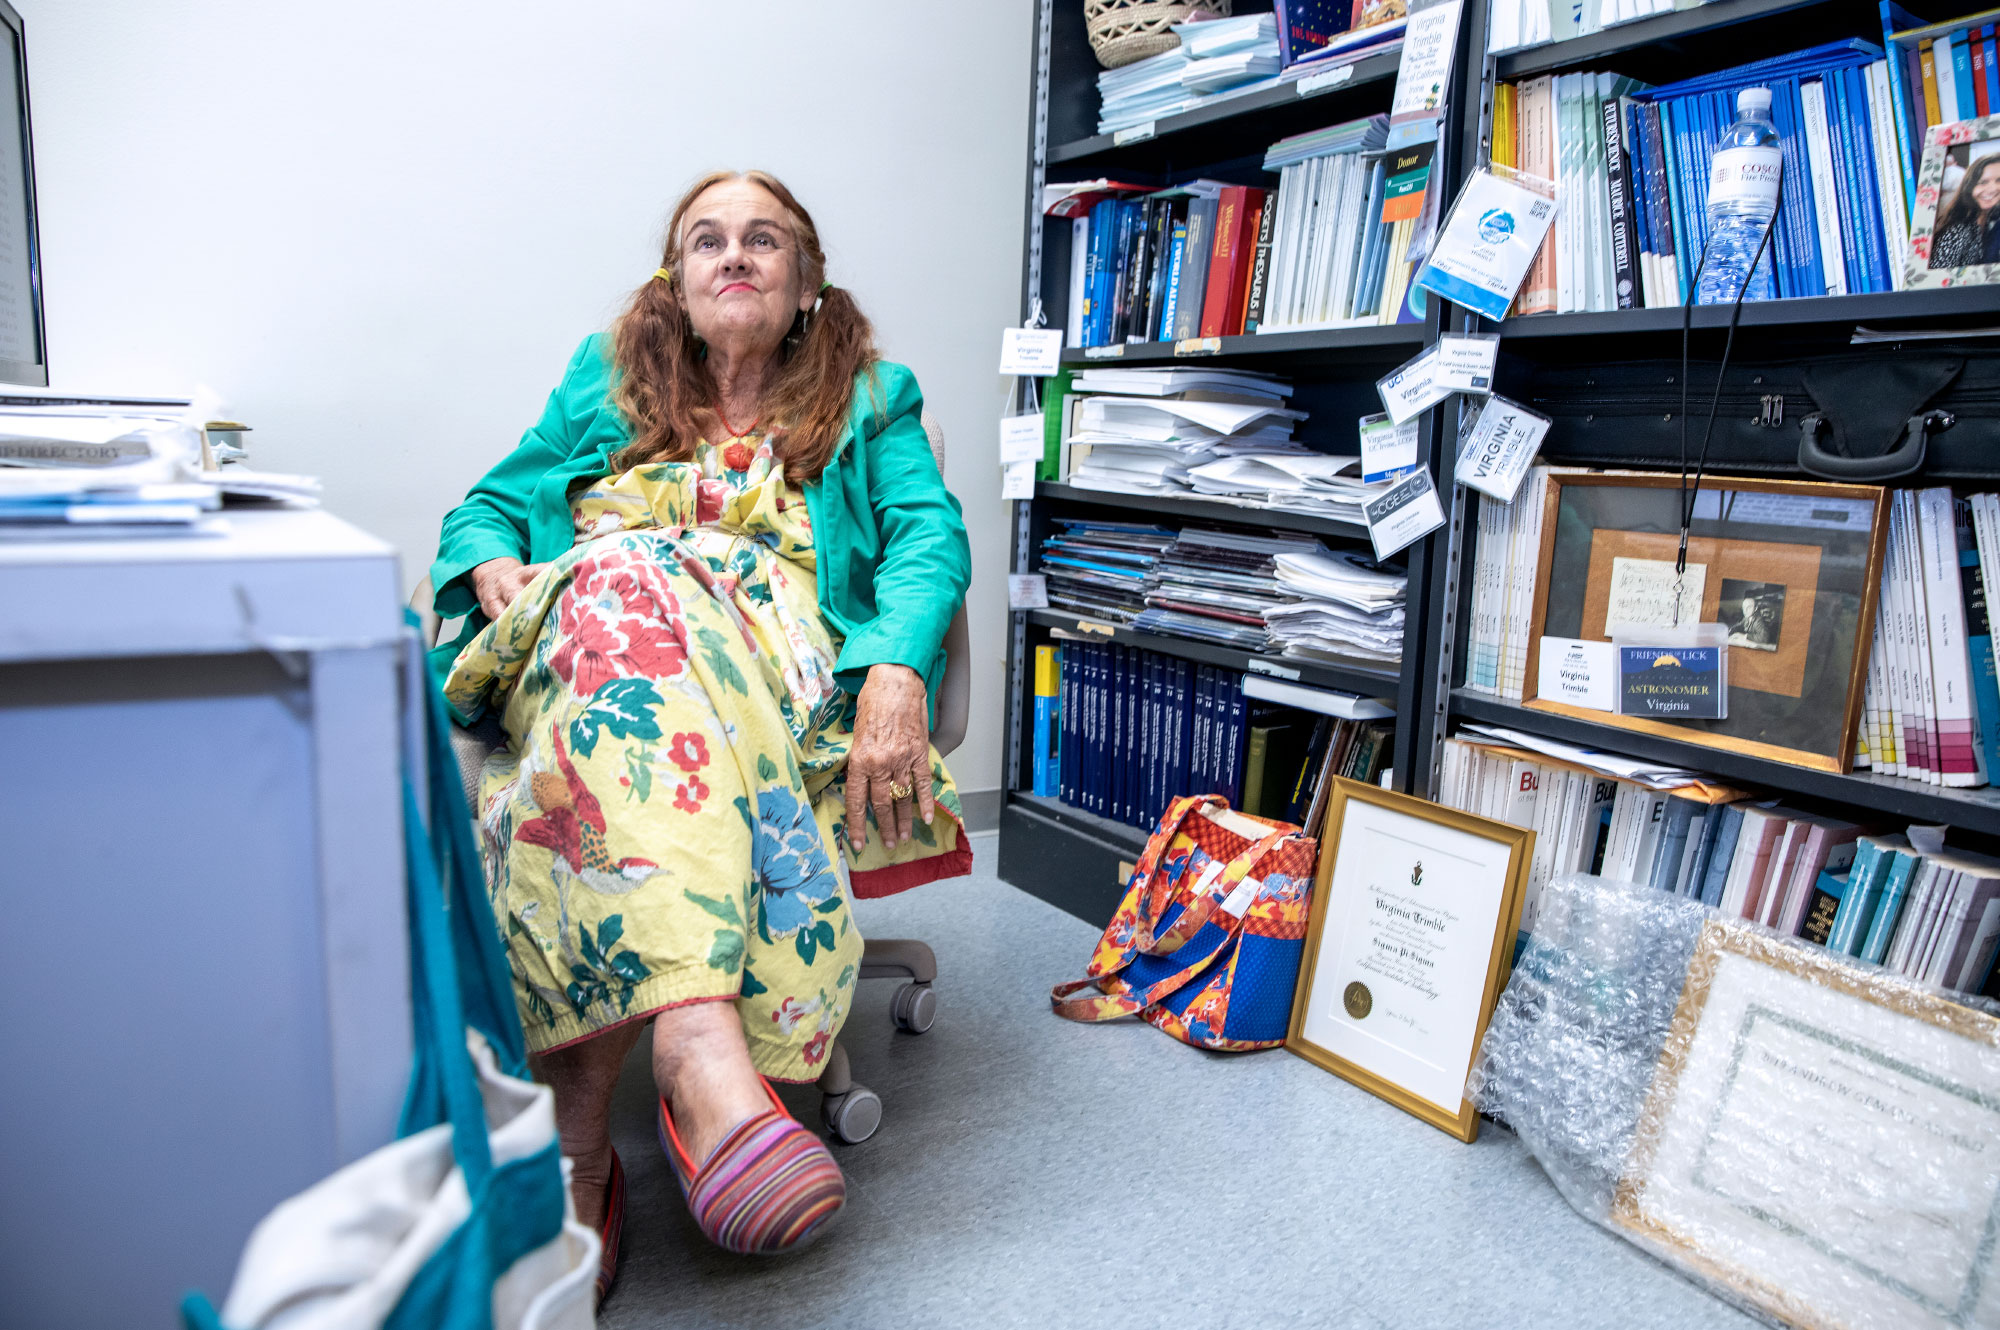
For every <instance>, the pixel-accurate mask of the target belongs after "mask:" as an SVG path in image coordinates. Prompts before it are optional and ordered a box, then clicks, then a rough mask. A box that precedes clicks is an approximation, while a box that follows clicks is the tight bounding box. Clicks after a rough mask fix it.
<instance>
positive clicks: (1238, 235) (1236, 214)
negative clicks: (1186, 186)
mask: <svg viewBox="0 0 2000 1330" xmlns="http://www.w3.org/2000/svg"><path fill="white" fill-rule="evenodd" d="M1216 208H1217V211H1216V215H1215V234H1214V238H1213V241H1212V243H1211V245H1210V248H1209V260H1208V283H1207V286H1206V288H1205V291H1204V294H1203V296H1202V309H1201V323H1200V326H1199V328H1198V329H1197V332H1198V335H1200V336H1202V337H1220V336H1222V335H1223V330H1224V324H1225V321H1226V319H1227V318H1228V312H1229V306H1230V303H1231V301H1232V300H1234V299H1235V298H1236V297H1237V295H1238V293H1239V292H1240V291H1241V289H1242V288H1241V286H1240V285H1239V284H1238V282H1239V278H1238V276H1237V273H1238V271H1239V265H1238V263H1237V255H1238V254H1239V253H1240V252H1244V251H1245V243H1244V239H1243V231H1244V224H1245V222H1246V221H1247V220H1248V218H1249V215H1250V190H1249V189H1248V188H1247V187H1245V186H1242V185H1229V186H1226V187H1224V189H1223V191H1222V197H1221V199H1220V200H1218V202H1217V204H1216Z"/></svg>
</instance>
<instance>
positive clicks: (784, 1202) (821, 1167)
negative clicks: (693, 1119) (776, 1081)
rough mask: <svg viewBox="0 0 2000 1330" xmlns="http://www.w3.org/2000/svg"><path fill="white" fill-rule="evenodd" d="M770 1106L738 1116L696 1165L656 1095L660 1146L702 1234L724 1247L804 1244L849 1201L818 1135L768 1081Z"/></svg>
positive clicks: (779, 1248)
mask: <svg viewBox="0 0 2000 1330" xmlns="http://www.w3.org/2000/svg"><path fill="white" fill-rule="evenodd" d="M764 1093H765V1094H767V1095H769V1096H770V1099H771V1109H772V1111H770V1112H768V1113H759V1114H758V1115H757V1116H755V1117H753V1118H749V1119H747V1120H745V1121H743V1122H741V1123H738V1124H737V1126H736V1127H735V1129H734V1130H732V1131H731V1132H730V1133H729V1134H728V1135H727V1136H725V1137H723V1139H722V1144H720V1145H718V1146H716V1147H715V1153H714V1154H712V1155H710V1156H709V1157H708V1161H707V1162H706V1163H704V1164H703V1165H702V1166H701V1167H700V1168H699V1169H696V1168H695V1166H694V1161H693V1160H691V1159H689V1158H688V1152H687V1148H686V1147H685V1146H683V1145H682V1144H681V1138H680V1134H679V1133H678V1132H676V1131H675V1130H674V1118H673V1114H671V1113H669V1112H668V1111H667V1101H666V1100H665V1099H662V1100H660V1121H659V1129H660V1148H661V1149H662V1150H664V1151H666V1154H667V1161H668V1162H669V1163H670V1164H672V1165H673V1169H674V1177H676V1178H677V1179H679V1180H680V1184H681V1195H683V1196H685V1197H686V1198H687V1204H688V1210H689V1211H690V1212H691V1213H692V1214H693V1215H694V1222H695V1223H696V1224H697V1225H699V1226H700V1228H701V1231H702V1234H703V1235H704V1236H706V1237H707V1238H708V1240H709V1241H710V1242H713V1243H714V1244H715V1245H716V1246H718V1247H721V1248H722V1249H723V1250H725V1251H733V1252H736V1253H737V1254H739V1255H744V1256H753V1255H754V1256H771V1255H776V1254H777V1253H779V1252H786V1251H791V1250H793V1249H795V1248H798V1247H803V1246H805V1244H806V1243H808V1242H810V1241H812V1240H813V1239H814V1238H815V1237H818V1236H819V1233H820V1230H821V1229H822V1228H824V1227H825V1226H826V1222H827V1221H828V1220H829V1219H832V1218H833V1216H834V1215H835V1214H837V1213H839V1211H840V1207H841V1206H843V1205H845V1204H846V1203H847V1180H846V1179H845V1178H843V1177H842V1176H841V1174H840V1165H838V1164H836V1163H834V1162H833V1155H832V1154H831V1153H829V1152H828V1150H827V1148H826V1146H825V1145H824V1144H822V1143H821V1142H820V1139H819V1137H817V1136H815V1135H813V1133H811V1132H809V1131H807V1130H806V1129H805V1128H804V1127H802V1126H800V1125H799V1124H798V1122H797V1120H796V1119H794V1118H793V1117H792V1116H791V1114H789V1113H787V1112H785V1106H784V1105H783V1104H781V1103H779V1102H778V1096H777V1093H776V1092H775V1091H773V1090H772V1089H771V1086H770V1083H769V1082H768V1081H767V1082H765V1085H764Z"/></svg>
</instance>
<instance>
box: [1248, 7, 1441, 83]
mask: <svg viewBox="0 0 2000 1330" xmlns="http://www.w3.org/2000/svg"><path fill="white" fill-rule="evenodd" d="M1405 9H1406V7H1405V5H1404V3H1403V0H1278V3H1277V10H1278V37H1279V41H1280V45H1281V50H1282V54H1283V56H1284V61H1285V69H1284V72H1283V73H1282V74H1281V75H1280V76H1279V77H1281V78H1286V79H1302V78H1311V77H1312V76H1313V75H1315V74H1320V73H1324V72H1325V71H1327V70H1329V69H1339V68H1340V67H1341V66H1343V65H1351V64H1353V63H1354V62H1355V61H1357V60H1362V59H1365V58H1367V57H1368V56H1371V55H1382V54H1385V53H1387V52H1390V51H1395V50H1398V49H1400V48H1401V46H1402V45H1403V30H1404V29H1405V28H1407V27H1408V26H1409V23H1410V20H1409V15H1408V14H1407V13H1406V12H1405Z"/></svg>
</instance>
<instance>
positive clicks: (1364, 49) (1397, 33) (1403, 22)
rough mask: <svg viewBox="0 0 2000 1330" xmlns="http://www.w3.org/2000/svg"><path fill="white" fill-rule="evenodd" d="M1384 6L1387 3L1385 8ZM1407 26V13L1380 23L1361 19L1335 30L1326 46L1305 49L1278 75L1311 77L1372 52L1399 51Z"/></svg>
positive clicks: (1353, 61) (1367, 55)
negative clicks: (1305, 50) (1347, 26)
mask: <svg viewBox="0 0 2000 1330" xmlns="http://www.w3.org/2000/svg"><path fill="white" fill-rule="evenodd" d="M1384 8H1385V9H1386V6H1385V7H1384ZM1409 26H1410V20H1409V17H1408V16H1407V15H1404V14H1401V13H1398V14H1397V15H1396V16H1395V17H1393V18H1385V19H1383V20H1382V21H1380V22H1375V23H1368V22H1365V21H1364V22H1363V23H1362V24H1361V25H1360V26H1358V27H1353V28H1349V29H1348V30H1347V31H1346V32H1337V33H1335V34H1334V35H1333V36H1332V37H1331V38H1330V39H1328V41H1327V43H1326V45H1324V46H1322V47H1319V48H1318V49H1316V50H1312V51H1308V52H1306V53H1305V54H1304V55H1301V56H1299V57H1298V59H1296V60H1294V61H1293V62H1292V63H1291V64H1289V65H1287V66H1286V67H1285V72H1284V73H1283V74H1282V75H1281V76H1280V77H1282V78H1286V79H1302V78H1311V77H1312V76H1313V75H1314V74H1318V73H1323V72H1324V71H1326V70H1329V69H1338V68H1340V67H1341V66H1342V65H1351V64H1353V63H1355V62H1356V61H1358V60H1365V59H1367V58H1368V57H1369V56H1371V55H1386V54H1388V53H1389V52H1391V51H1398V50H1401V49H1402V46H1403V30H1404V29H1405V28H1407V27H1409Z"/></svg>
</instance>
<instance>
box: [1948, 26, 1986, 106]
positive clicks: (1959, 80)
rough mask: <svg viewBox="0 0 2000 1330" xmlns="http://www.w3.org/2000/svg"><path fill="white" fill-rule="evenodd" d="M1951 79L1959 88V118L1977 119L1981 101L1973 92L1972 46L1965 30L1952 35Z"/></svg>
mask: <svg viewBox="0 0 2000 1330" xmlns="http://www.w3.org/2000/svg"><path fill="white" fill-rule="evenodd" d="M1951 77H1952V82H1953V83H1954V84H1955V85H1956V86H1957V88H1958V118H1959V119H1961V120H1972V119H1976V118H1977V117H1978V115H1979V100H1978V95H1977V94H1976V93H1974V92H1973V90H1972V46H1971V44H1970V41H1969V37H1968V34H1967V33H1966V32H1965V31H1963V30H1960V31H1958V32H1954V33H1953V34H1951Z"/></svg>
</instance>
